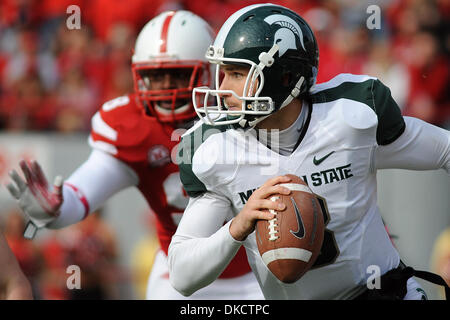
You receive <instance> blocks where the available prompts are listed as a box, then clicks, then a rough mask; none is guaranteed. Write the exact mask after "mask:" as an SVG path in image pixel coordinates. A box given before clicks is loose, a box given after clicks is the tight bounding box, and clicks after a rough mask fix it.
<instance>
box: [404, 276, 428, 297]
mask: <svg viewBox="0 0 450 320" xmlns="http://www.w3.org/2000/svg"><path fill="white" fill-rule="evenodd" d="M406 286H407V288H408V291H407V292H406V295H405V297H404V298H403V300H423V299H426V300H428V297H427V296H426V293H425V291H424V290H423V289H422V287H421V286H420V284H419V283H418V282H417V281H416V280H414V279H413V278H409V279H408V282H407V283H406Z"/></svg>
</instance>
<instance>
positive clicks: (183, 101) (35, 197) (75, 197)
mask: <svg viewBox="0 0 450 320" xmlns="http://www.w3.org/2000/svg"><path fill="white" fill-rule="evenodd" d="M213 36H214V34H213V32H212V29H211V28H210V26H209V25H208V24H207V23H206V22H205V21H204V20H203V19H201V18H200V17H198V16H196V15H195V14H193V13H191V12H188V11H177V12H172V11H171V12H164V13H161V14H160V15H158V16H157V17H155V18H154V19H152V20H151V21H149V22H148V23H147V24H146V25H145V26H144V28H143V29H142V31H141V32H140V34H139V35H138V37H137V40H136V45H135V50H134V54H133V56H132V70H133V78H134V88H135V90H134V93H132V94H129V95H126V96H122V97H118V98H116V99H114V100H111V101H108V102H106V103H105V104H104V105H103V106H102V107H101V108H100V110H99V111H98V112H97V113H96V114H95V115H94V117H93V118H92V131H91V135H90V137H89V144H90V146H91V147H92V149H93V150H92V153H91V155H90V157H89V158H88V159H87V160H86V162H85V163H83V164H82V165H81V166H80V167H79V168H78V169H77V170H76V171H75V172H74V173H73V174H72V175H71V176H70V177H69V178H68V179H67V181H66V182H65V183H64V184H63V183H62V179H61V178H58V179H56V181H55V186H54V189H53V190H49V188H48V187H47V183H46V179H45V177H44V174H43V173H42V171H41V169H40V167H39V165H38V164H37V163H36V162H34V163H31V164H28V163H26V162H24V161H22V162H21V168H22V170H23V172H24V175H25V177H26V182H25V181H23V180H22V179H21V178H20V177H19V175H18V174H17V172H15V171H12V172H11V174H10V175H11V177H12V179H13V181H14V182H15V183H11V184H9V185H8V189H9V190H10V192H11V193H12V195H13V196H14V197H15V198H16V199H17V200H18V201H19V204H20V206H21V207H22V209H23V211H24V212H25V213H26V214H27V215H28V216H29V217H30V219H31V222H32V224H31V227H30V228H31V229H34V228H35V227H37V228H41V227H47V228H52V229H53V228H62V227H65V226H68V225H70V224H73V223H76V222H78V221H81V220H83V219H84V218H85V217H86V216H87V215H88V214H89V213H90V212H92V211H94V210H95V209H96V208H98V207H99V206H101V205H102V204H103V203H104V202H105V201H106V200H107V199H108V198H110V197H111V196H112V195H114V194H115V193H116V192H118V191H120V190H123V189H125V188H128V187H132V186H135V187H137V188H138V189H139V191H140V192H141V193H142V195H143V196H144V197H145V199H146V200H147V202H148V204H149V205H150V207H151V208H152V210H153V211H154V212H155V213H156V216H157V219H156V224H157V225H156V229H157V234H158V238H159V242H160V246H161V251H160V252H159V253H158V255H157V257H156V258H155V262H154V265H153V268H152V273H151V275H150V278H149V283H148V289H147V298H148V299H182V298H184V297H183V296H182V295H180V294H179V293H178V292H176V291H175V290H174V289H173V288H172V287H171V285H170V283H169V277H168V266H167V253H168V247H169V244H170V241H171V238H172V235H173V234H174V233H175V230H176V228H177V221H179V219H180V216H181V214H182V213H183V211H184V209H185V207H186V205H187V203H188V197H187V195H186V194H185V192H184V190H183V188H182V184H181V182H180V179H179V169H178V166H177V165H176V164H175V163H174V162H173V161H171V154H172V153H173V150H174V148H175V147H176V145H177V143H178V141H176V140H177V139H173V138H172V135H174V134H175V135H176V132H175V133H174V131H175V130H177V129H180V128H188V127H190V126H191V125H192V124H193V119H194V117H195V115H196V113H195V110H194V108H193V106H192V102H191V101H192V90H193V88H194V87H197V86H209V85H210V80H211V74H210V70H209V64H208V62H207V60H206V58H205V52H206V50H207V48H208V46H209V45H210V44H211V43H212V42H213ZM225 222H226V221H225V220H224V221H222V223H225ZM31 229H28V231H34V230H31ZM192 298H199V299H262V298H263V296H262V293H261V290H260V289H259V286H258V284H257V281H256V279H255V277H254V276H253V274H252V273H251V272H250V267H249V265H248V263H247V257H246V255H245V251H244V250H241V252H240V254H238V255H237V256H236V258H235V259H234V260H233V261H232V262H231V263H230V264H229V266H228V267H227V268H226V269H224V271H223V272H222V275H221V276H220V277H219V279H218V280H217V281H216V282H214V284H212V285H211V286H209V287H207V288H205V290H203V291H199V292H198V294H197V295H194V296H193V297H192Z"/></svg>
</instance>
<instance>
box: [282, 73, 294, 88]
mask: <svg viewBox="0 0 450 320" xmlns="http://www.w3.org/2000/svg"><path fill="white" fill-rule="evenodd" d="M291 82H292V73H291V72H286V73H284V74H283V75H282V77H281V85H282V86H283V87H289V86H290V84H291Z"/></svg>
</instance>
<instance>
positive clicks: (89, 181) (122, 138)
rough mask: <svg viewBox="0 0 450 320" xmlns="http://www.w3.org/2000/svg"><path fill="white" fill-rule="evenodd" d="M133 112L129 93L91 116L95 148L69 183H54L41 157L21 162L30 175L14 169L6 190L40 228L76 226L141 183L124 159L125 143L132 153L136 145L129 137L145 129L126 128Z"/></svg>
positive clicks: (92, 143) (59, 180)
mask: <svg viewBox="0 0 450 320" xmlns="http://www.w3.org/2000/svg"><path fill="white" fill-rule="evenodd" d="M121 107H122V108H121ZM133 111H134V109H133V106H132V105H130V99H129V98H128V97H127V96H125V97H120V98H117V99H114V100H111V101H108V102H107V103H105V104H104V105H103V107H102V108H101V110H100V111H99V112H97V113H96V114H95V116H94V117H93V119H92V132H91V137H90V144H91V146H92V147H93V151H92V152H91V154H90V156H89V158H88V159H87V160H86V161H85V162H84V163H83V164H82V165H81V166H80V167H79V168H78V169H77V170H76V171H75V172H74V173H73V174H72V175H71V176H70V177H69V178H68V179H67V181H66V182H65V183H64V184H63V180H62V178H61V177H57V178H56V179H55V183H54V185H53V187H51V186H50V185H49V184H48V182H47V178H46V176H45V174H44V172H43V171H42V169H41V168H40V166H39V164H38V163H37V162H36V161H34V162H31V163H27V162H25V161H21V163H20V167H21V169H22V172H23V176H24V177H25V179H23V178H22V177H21V176H20V175H19V174H18V173H17V172H16V171H15V170H12V171H11V172H10V176H11V179H12V182H11V183H9V184H8V185H7V188H8V190H9V191H10V193H11V195H12V196H13V197H14V198H15V199H16V200H17V202H18V204H19V206H20V207H21V209H22V211H23V212H24V213H25V214H26V215H27V216H28V217H29V218H30V220H31V221H32V222H33V224H34V225H35V226H36V227H38V228H42V227H47V228H52V229H56V228H62V227H65V226H68V225H71V224H74V223H76V222H78V221H81V220H83V219H84V218H85V217H86V216H87V215H88V214H89V213H90V212H92V211H95V210H96V209H97V208H99V207H100V206H101V205H103V203H104V202H105V201H106V200H107V199H108V198H110V197H111V196H113V195H114V194H115V193H117V192H118V191H120V190H122V189H124V188H127V187H129V186H135V185H137V184H138V182H139V179H138V176H137V174H136V173H135V171H134V170H133V169H132V168H131V167H130V166H128V165H127V164H126V162H125V161H122V159H121V158H120V154H121V153H120V151H121V150H122V149H121V148H122V147H123V146H126V147H127V148H128V150H131V152H132V151H133V146H134V145H135V144H136V143H137V142H136V141H135V140H133V139H132V138H130V136H131V137H134V136H139V135H138V134H139V133H140V132H141V131H142V130H141V131H139V130H135V129H134V128H132V129H133V130H128V129H126V128H125V129H124V127H123V126H121V124H122V123H123V122H124V121H123V119H124V118H126V117H127V116H128V118H130V117H133V116H134V117H136V115H135V114H134V113H133ZM130 131H132V132H131V133H135V134H134V135H133V134H131V135H130ZM144 133H145V132H144ZM141 135H142V134H141Z"/></svg>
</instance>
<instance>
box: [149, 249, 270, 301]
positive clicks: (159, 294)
mask: <svg viewBox="0 0 450 320" xmlns="http://www.w3.org/2000/svg"><path fill="white" fill-rule="evenodd" d="M146 298H147V300H196V299H198V300H264V296H263V294H262V292H261V289H260V287H259V284H258V281H256V278H255V276H254V275H253V272H251V271H250V272H249V273H247V274H245V275H243V276H239V277H236V278H227V279H221V278H219V279H217V280H216V281H214V282H213V283H211V284H210V285H208V286H206V287H204V288H202V289H200V290H198V291H196V292H195V293H193V294H192V295H191V296H189V297H185V296H183V295H182V294H180V293H178V291H176V290H175V289H174V288H173V287H172V286H171V285H170V282H169V267H168V265H167V257H166V255H165V254H164V252H162V251H161V250H159V251H158V253H157V254H156V257H155V261H154V263H153V267H152V270H151V273H150V277H149V279H148V285H147V295H146Z"/></svg>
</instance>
